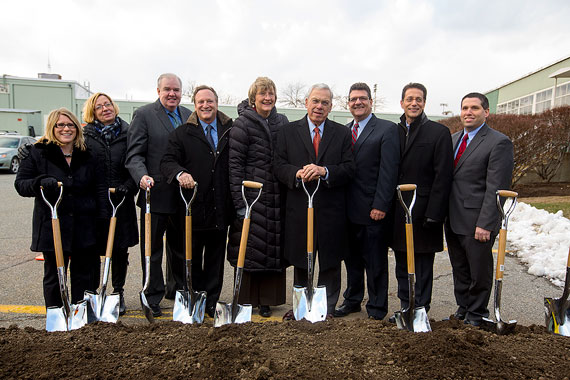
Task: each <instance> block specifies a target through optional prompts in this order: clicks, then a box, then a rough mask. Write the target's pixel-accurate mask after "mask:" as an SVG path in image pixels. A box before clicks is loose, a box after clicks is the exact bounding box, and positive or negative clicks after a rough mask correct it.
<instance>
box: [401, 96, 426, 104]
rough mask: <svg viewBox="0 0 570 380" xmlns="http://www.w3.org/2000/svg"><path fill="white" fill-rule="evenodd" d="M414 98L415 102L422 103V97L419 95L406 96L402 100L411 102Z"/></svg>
mask: <svg viewBox="0 0 570 380" xmlns="http://www.w3.org/2000/svg"><path fill="white" fill-rule="evenodd" d="M414 100H415V101H416V103H423V102H424V98H420V97H417V98H412V97H411V96H408V97H407V98H406V99H404V101H405V102H406V103H411V102H413V101H414Z"/></svg>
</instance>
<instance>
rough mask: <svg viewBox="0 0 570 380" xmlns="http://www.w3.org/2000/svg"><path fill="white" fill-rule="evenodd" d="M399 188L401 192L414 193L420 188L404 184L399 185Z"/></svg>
mask: <svg viewBox="0 0 570 380" xmlns="http://www.w3.org/2000/svg"><path fill="white" fill-rule="evenodd" d="M398 187H399V188H400V191H412V190H415V189H416V188H417V187H418V186H417V185H414V184H404V185H399V186H398Z"/></svg>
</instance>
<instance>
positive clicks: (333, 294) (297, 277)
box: [293, 262, 341, 314]
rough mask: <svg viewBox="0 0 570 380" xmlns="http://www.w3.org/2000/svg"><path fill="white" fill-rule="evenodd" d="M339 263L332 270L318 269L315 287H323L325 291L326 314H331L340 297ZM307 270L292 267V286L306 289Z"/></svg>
mask: <svg viewBox="0 0 570 380" xmlns="http://www.w3.org/2000/svg"><path fill="white" fill-rule="evenodd" d="M340 273H341V266H340V262H339V263H338V265H335V266H334V267H332V268H328V269H325V270H322V269H319V279H318V281H317V286H321V285H324V286H325V287H326V289H327V314H332V313H333V312H334V309H335V307H336V303H337V302H338V296H339V295H340ZM307 282H308V274H307V269H304V268H298V267H294V271H293V285H296V286H302V287H307Z"/></svg>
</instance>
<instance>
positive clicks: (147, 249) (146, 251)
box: [144, 212, 151, 257]
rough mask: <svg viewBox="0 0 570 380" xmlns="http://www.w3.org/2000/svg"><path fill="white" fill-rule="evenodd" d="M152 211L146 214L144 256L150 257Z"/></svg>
mask: <svg viewBox="0 0 570 380" xmlns="http://www.w3.org/2000/svg"><path fill="white" fill-rule="evenodd" d="M150 253H151V246H150V213H149V212H147V213H145V214H144V256H145V257H150Z"/></svg>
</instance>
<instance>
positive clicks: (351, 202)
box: [334, 83, 400, 320]
mask: <svg viewBox="0 0 570 380" xmlns="http://www.w3.org/2000/svg"><path fill="white" fill-rule="evenodd" d="M348 106H349V110H350V113H351V114H352V116H353V117H354V120H353V121H352V122H350V123H348V124H347V125H346V126H347V127H348V128H349V129H350V131H351V134H352V154H353V155H354V163H355V167H356V171H355V175H354V178H353V180H352V181H351V182H350V183H349V185H348V190H347V206H348V207H347V215H348V237H349V247H350V251H349V253H348V255H347V257H346V258H345V260H344V264H345V266H346V273H347V287H346V290H345V292H344V294H343V295H344V302H343V303H342V305H341V306H340V307H339V308H338V309H336V310H335V312H334V316H335V317H344V316H346V315H348V314H349V313H354V312H358V311H360V307H361V306H360V303H361V302H362V299H363V297H364V272H365V271H366V280H367V281H366V282H367V287H368V302H367V304H366V311H367V313H368V316H369V318H372V319H377V320H381V319H383V318H384V317H385V316H386V314H387V312H388V241H387V236H386V235H387V232H389V231H390V229H389V226H388V225H387V224H386V223H387V220H386V219H385V216H386V213H387V212H388V210H389V209H390V207H391V204H392V197H393V195H394V188H395V187H396V183H397V181H398V165H399V163H400V150H399V136H398V127H397V126H396V124H394V123H392V122H390V121H387V120H382V119H378V118H377V117H376V116H375V115H374V114H373V113H372V96H371V93H370V87H368V85H367V84H366V83H355V84H353V85H352V86H351V87H350V91H349V93H348Z"/></svg>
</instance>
